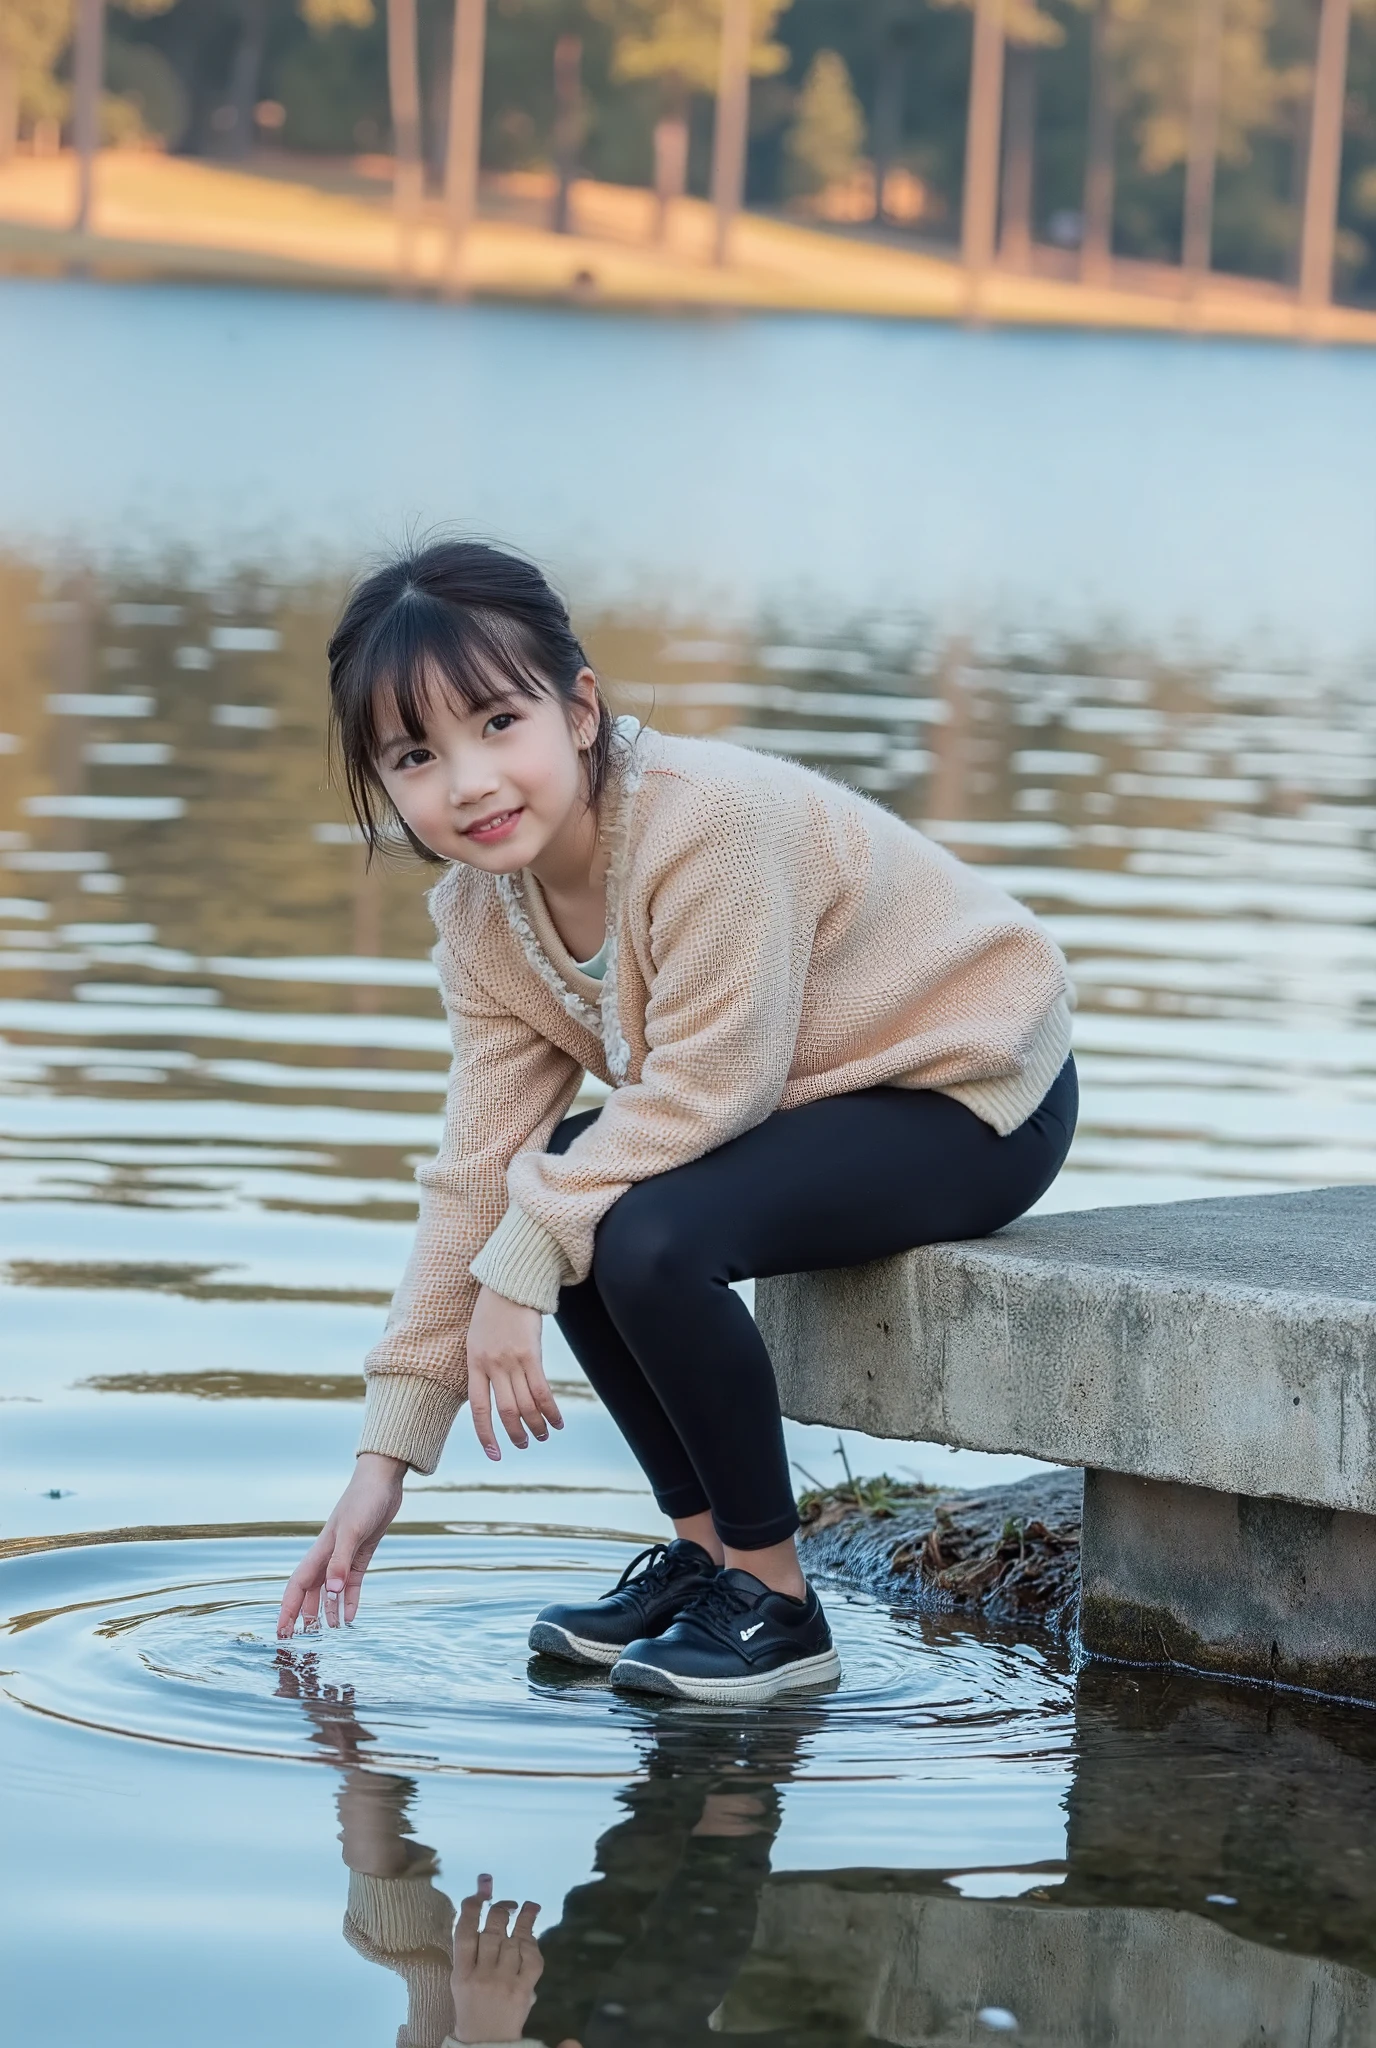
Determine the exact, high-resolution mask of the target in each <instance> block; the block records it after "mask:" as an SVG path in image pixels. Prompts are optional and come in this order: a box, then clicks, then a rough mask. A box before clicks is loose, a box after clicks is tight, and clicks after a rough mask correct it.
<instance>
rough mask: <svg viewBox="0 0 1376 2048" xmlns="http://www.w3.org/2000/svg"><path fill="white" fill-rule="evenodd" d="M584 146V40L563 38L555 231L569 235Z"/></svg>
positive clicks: (557, 56) (557, 64)
mask: <svg viewBox="0 0 1376 2048" xmlns="http://www.w3.org/2000/svg"><path fill="white" fill-rule="evenodd" d="M582 146H583V38H582V37H581V36H575V35H563V36H560V37H559V39H558V41H557V42H556V43H555V45H554V167H555V173H556V175H557V177H558V181H559V182H558V185H557V186H556V188H555V194H554V232H555V234H556V235H566V234H568V232H569V193H570V191H571V190H572V187H573V181H574V179H575V178H576V177H577V176H578V152H579V150H580V149H581V148H582Z"/></svg>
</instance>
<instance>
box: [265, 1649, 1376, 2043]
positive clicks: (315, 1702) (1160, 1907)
mask: <svg viewBox="0 0 1376 2048" xmlns="http://www.w3.org/2000/svg"><path fill="white" fill-rule="evenodd" d="M276 1663H277V1669H278V1696H279V1697H280V1698H283V1699H291V1700H295V1701H298V1702H299V1703H300V1705H301V1707H302V1709H303V1711H304V1712H305V1714H306V1715H307V1716H308V1718H309V1719H310V1721H311V1722H312V1724H313V1732H312V1741H313V1742H315V1743H316V1744H317V1745H318V1746H319V1747H320V1749H322V1750H323V1751H324V1752H325V1753H326V1754H327V1755H328V1756H329V1757H330V1758H331V1759H332V1760H333V1761H336V1762H337V1763H338V1764H339V1765H340V1767H341V1784H340V1792H339V1813H340V1818H341V1841H342V1843H343V1847H344V1860H345V1862H346V1864H347V1865H348V1867H349V1872H350V1877H349V1892H348V1910H347V1913H346V1916H345V1923H344V1932H345V1938H346V1939H347V1940H348V1941H349V1943H350V1945H351V1946H352V1947H353V1948H355V1949H356V1950H357V1951H358V1952H359V1953H360V1954H362V1955H365V1956H367V1957H368V1958H369V1959H370V1960H372V1961H374V1962H377V1963H379V1964H382V1965H383V1966H385V1967H387V1968H389V1969H393V1970H395V1971H397V1972H398V1973H399V1974H400V1975H401V1976H402V1977H403V1978H404V1980H405V1983H406V1988H407V1997H408V2014H407V2021H406V2024H405V2026H404V2027H403V2029H402V2031H401V2032H400V2034H399V2035H398V2042H399V2044H402V2048H438V2043H439V2042H441V2041H442V2039H443V2038H444V2035H445V2034H446V2033H448V2032H449V2030H450V2027H451V2024H452V2023H453V2021H452V2007H451V2003H450V1998H451V1989H450V1966H451V1942H452V1937H453V1921H454V1910H453V1907H452V1905H451V1904H450V1901H449V1899H448V1897H447V1896H446V1895H445V1893H444V1892H443V1891H442V1890H441V1889H440V1887H439V1883H438V1876H439V1859H438V1856H437V1854H436V1852H435V1851H433V1850H431V1849H429V1848H427V1847H426V1846H424V1845H423V1844H421V1843H419V1842H417V1841H416V1840H415V1837H414V1832H413V1825H412V1818H411V1816H412V1812H413V1810H414V1808H415V1806H416V1804H417V1801H418V1798H419V1796H420V1795H419V1790H418V1786H417V1783H416V1781H415V1780H414V1779H412V1778H407V1777H401V1776H394V1775H389V1774H387V1773H385V1772H383V1771H380V1770H378V1769H377V1768H376V1767H370V1765H369V1762H368V1757H369V1751H370V1749H371V1748H372V1747H373V1746H374V1743H375V1737H374V1735H373V1734H372V1733H371V1732H370V1731H369V1729H368V1728H367V1727H366V1726H364V1725H363V1722H362V1721H361V1720H360V1718H359V1716H360V1714H366V1712H367V1709H366V1707H363V1706H361V1705H359V1704H358V1703H356V1701H355V1699H354V1696H353V1692H352V1689H351V1688H349V1687H347V1686H346V1687H343V1688H337V1687H334V1686H331V1685H328V1684H324V1683H322V1682H321V1679H320V1675H319V1669H318V1660H317V1658H316V1656H315V1655H314V1654H313V1652H312V1651H311V1650H309V1649H303V1648H301V1647H300V1646H299V1645H298V1646H295V1647H292V1648H284V1649H282V1650H279V1651H278V1652H277V1653H276ZM571 1683H573V1684H579V1683H583V1681H571ZM812 1732H813V1731H812V1729H811V1728H810V1727H809V1725H808V1724H807V1718H806V1716H805V1715H804V1716H799V1715H797V1714H790V1715H787V1716H778V1715H772V1714H769V1713H758V1714H752V1715H746V1716H744V1717H741V1716H725V1715H722V1716H716V1717H712V1716H706V1715H702V1714H700V1713H697V1712H693V1711H689V1712H683V1711H675V1710H671V1711H666V1712H664V1713H661V1714H660V1715H658V1716H657V1717H656V1718H655V1719H654V1720H653V1722H652V1723H651V1725H650V1729H649V1733H648V1740H647V1743H646V1746H645V1752H644V1756H643V1760H642V1768H641V1770H640V1772H639V1773H638V1775H637V1776H636V1777H635V1778H634V1779H633V1780H632V1782H630V1783H629V1784H628V1785H627V1786H626V1788H625V1789H624V1790H623V1791H622V1792H621V1793H620V1794H619V1795H618V1806H619V1808H620V1813H619V1816H618V1818H617V1820H616V1822H615V1823H614V1825H612V1826H611V1827H609V1828H607V1829H606V1830H605V1831H604V1832H603V1834H602V1835H601V1838H600V1839H599V1841H598V1843H597V1845H596V1849H595V1851H594V1852H593V1854H592V1859H591V1860H592V1869H593V1874H592V1877H591V1879H590V1881H589V1882H587V1883H584V1884H579V1885H576V1886H575V1887H574V1888H573V1889H572V1890H571V1891H570V1892H569V1893H568V1895H567V1897H566V1898H565V1899H564V1901H563V1907H562V1912H561V1913H560V1915H559V1917H558V1919H557V1921H556V1923H555V1924H554V1925H553V1926H551V1927H550V1928H549V1930H548V1931H547V1932H546V1933H545V1934H544V1935H543V1936H542V1937H541V1940H540V1949H541V1952H542V1957H543V1976H542V1977H541V1979H540V1981H539V1988H538V1995H537V1996H536V1997H535V1999H534V2007H533V2011H532V2012H531V2013H530V2018H529V2031H530V2032H531V2034H532V2035H534V2036H536V2037H538V2038H539V2039H540V2040H542V2041H546V2042H549V2043H561V2042H564V2041H566V2040H568V2039H571V2038H573V2037H576V2038H577V2040H578V2041H580V2042H581V2043H583V2044H584V2048H604V2044H612V2043H620V2042H628V2041H629V2042H635V2043H637V2044H655V2048H659V2044H663V2048H689V2044H695V2048H706V2043H707V2042H708V2041H709V2040H711V2039H713V2038H717V2037H719V2036H721V2035H726V2036H728V2037H736V2036H746V2035H749V2036H763V2037H767V2038H768V2039H769V2040H771V2041H774V2042H777V2043H778V2044H780V2048H824V2044H826V2048H879V2044H885V2048H956V2044H958V2043H968V2042H970V2041H972V2040H976V2039H979V2038H982V2037H983V2035H984V2034H985V2033H992V2032H997V2031H1005V2030H1006V2031H1009V2032H1013V2031H1016V2034H1017V2038H1018V2039H1019V2040H1022V2041H1025V2042H1030V2043H1036V2044H1044V2048H1179V2044H1182V2043H1193V2042H1200V2043H1204V2042H1208V2043H1211V2044H1212V2043H1215V2042H1218V2043H1227V2044H1233V2043H1238V2044H1241V2043H1243V2042H1267V2043H1275V2044H1279V2048H1361V2044H1365V2043H1369V2042H1372V2041H1376V1850H1373V1847H1372V1844H1373V1841H1376V1722H1372V1721H1371V1718H1370V1717H1369V1716H1358V1717H1355V1718H1354V1717H1352V1716H1351V1715H1346V1714H1343V1713H1342V1712H1340V1711H1338V1710H1336V1709H1334V1708H1331V1707H1329V1706H1327V1705H1324V1704H1321V1703H1318V1702H1310V1701H1305V1700H1303V1699H1299V1698H1297V1697H1290V1698H1287V1699H1285V1700H1283V1701H1282V1702H1280V1703H1279V1704H1278V1703H1277V1702H1276V1701H1274V1700H1267V1699H1265V1698H1264V1697H1262V1696H1260V1695H1256V1694H1249V1693H1247V1692H1246V1691H1243V1690H1241V1689H1236V1688H1224V1687H1215V1686H1211V1685H1209V1684H1207V1683H1201V1682H1198V1681H1194V1680H1191V1679H1188V1678H1185V1677H1182V1676H1181V1675H1180V1674H1178V1673H1169V1672H1159V1673H1158V1672H1152V1673H1144V1674H1140V1675H1138V1676H1134V1677H1132V1678H1125V1677H1124V1675H1123V1674H1122V1673H1120V1672H1115V1671H1109V1670H1105V1669H1103V1668H1099V1667H1093V1666H1091V1667H1089V1668H1087V1669H1086V1670H1085V1671H1083V1672H1082V1673H1081V1675H1080V1679H1079V1683H1078V1688H1077V1698H1076V1708H1075V1737H1076V1752H1077V1753H1076V1762H1075V1772H1074V1778H1073V1781H1072V1784H1071V1788H1070V1792H1069V1802H1068V1803H1069V1811H1070V1830H1069V1835H1068V1840H1067V1848H1066V1856H1065V1859H1064V1862H1063V1863H1060V1864H1057V1865H1052V1866H1046V1865H1031V1866H1027V1867H1024V1868H1022V1869H1019V1870H1007V1871H991V1870H981V1869H978V1868H976V1869H964V1870H962V1869H954V1870H952V1869H945V1870H943V1869H928V1870H922V1869H911V1870H904V1869H890V1870H881V1869H868V1868H863V1867H857V1868H853V1869H839V1870H830V1871H825V1870H816V1871H801V1872H799V1871H793V1872H782V1873H772V1872H771V1868H770V1865H771V1856H772V1852H773V1849H774V1846H775V1843H776V1840H777V1837H778V1834H779V1828H780V1822H781V1819H782V1814H783V1806H784V1801H785V1798H786V1796H787V1792H788V1788H789V1786H790V1784H792V1783H793V1782H795V1781H796V1780H797V1779H798V1778H799V1776H800V1774H805V1771H806V1762H807V1752H808V1747H809V1738H810V1735H811V1734H812ZM1125 1845H1131V1852H1132V1853H1131V1854H1130V1855H1125V1853H1124V1848H1125ZM470 1917H471V1916H470ZM461 2010H462V2006H461ZM521 2010H522V2015H523V2016H524V2012H525V2010H526V2008H525V2006H524V2005H522V2008H521ZM1001 2016H1007V2017H1006V2019H1004V2018H1001ZM1007 2020H1011V2021H1012V2022H1015V2023H1016V2025H1015V2027H1014V2026H1009V2025H1008V2024H1007ZM457 2038H458V2039H460V2040H464V2039H477V2038H479V2036H478V2035H476V2034H474V2033H468V2034H465V2032H464V2031H463V2023H462V2021H460V2023H459V2027H458V2034H457ZM481 2038H483V2039H494V2040H496V2039H503V2038H507V2037H506V2036H505V2035H503V2034H499V2033H493V2034H491V2035H487V2034H484V2035H483V2036H482V2037H481ZM511 2038H513V2039H514V2038H516V2034H515V2032H513V2034H512V2035H511Z"/></svg>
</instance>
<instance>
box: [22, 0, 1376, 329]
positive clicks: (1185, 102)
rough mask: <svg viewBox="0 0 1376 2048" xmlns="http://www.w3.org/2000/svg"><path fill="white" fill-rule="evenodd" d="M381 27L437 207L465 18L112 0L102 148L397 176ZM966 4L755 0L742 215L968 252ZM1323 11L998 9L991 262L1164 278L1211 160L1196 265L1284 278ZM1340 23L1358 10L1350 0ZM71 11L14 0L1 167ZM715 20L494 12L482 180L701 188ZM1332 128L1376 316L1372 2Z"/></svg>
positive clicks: (42, 115) (54, 94)
mask: <svg viewBox="0 0 1376 2048" xmlns="http://www.w3.org/2000/svg"><path fill="white" fill-rule="evenodd" d="M1328 5H1329V6H1330V7H1332V6H1333V5H1334V0H1328ZM397 11H404V12H405V13H406V14H408V15H409V14H411V13H412V11H414V16H415V24H416V34H417V38H418V47H419V54H420V63H419V78H420V127H421V153H422V156H423V160H424V164H425V167H426V173H425V174H426V177H427V179H428V182H429V185H430V188H431V189H432V190H435V189H437V188H438V187H439V185H440V184H441V182H442V179H443V167H444V162H445V152H446V125H447V118H448V108H449V105H450V47H451V43H452V38H453V24H454V18H455V10H454V5H453V0H404V7H403V8H402V9H400V10H399V8H398V0H393V7H392V9H390V10H389V8H388V7H387V5H386V0H118V4H113V5H112V6H111V8H110V10H109V20H108V29H107V42H106V57H105V83H106V92H105V97H104V102H103V108H102V134H103V140H104V141H106V142H107V143H115V144H124V145H126V146H127V145H131V144H137V143H139V142H142V143H144V144H145V145H147V146H150V147H161V148H164V149H166V150H167V151H169V152H173V153H177V154H181V155H186V156H194V157H199V158H203V159H211V160H215V159H219V160H230V161H233V160H238V161H241V162H243V161H245V160H249V159H253V160H262V159H263V158H264V157H265V156H270V155H271V154H272V153H274V152H276V153H278V154H279V155H284V154H287V153H290V154H293V155H296V156H298V157H299V156H301V155H310V156H312V157H314V158H316V159H320V160H328V159H338V160H347V161H350V162H353V163H355V164H356V163H357V162H358V160H359V159H360V158H368V157H376V158H378V159H382V158H385V157H386V156H388V154H389V153H390V152H391V151H392V148H393V123H392V115H391V111H390V109H391V105H392V100H391V96H390V92H389V67H388V32H389V22H388V14H389V12H393V13H395V12H397ZM972 11H973V12H975V13H978V9H972V6H971V5H970V4H969V0H754V33H755V46H754V51H753V55H752V61H751V70H752V72H753V74H754V77H753V83H752V87H751V93H750V107H749V143H748V158H747V173H746V191H745V197H746V203H747V204H748V205H750V206H751V207H754V208H757V209H762V210H770V209H780V210H788V211H791V212H793V213H795V214H802V215H804V216H807V217H810V218H812V219H813V220H816V221H819V222H822V223H829V224H831V225H832V226H833V227H834V228H836V229H837V230H840V231H849V232H851V233H857V234H862V235H863V234H869V235H876V234H877V235H881V236H883V237H885V238H891V239H895V240H902V241H903V242H904V243H905V244H908V245H910V246H914V247H923V246H926V247H928V248H930V249H933V250H936V249H938V248H941V247H943V246H949V245H950V244H952V243H954V242H956V241H958V240H959V238H960V233H961V207H962V189H963V179H964V177H965V166H966V137H967V125H968V123H969V121H970V120H971V118H972V115H971V94H970V76H971V63H972V40H977V38H974V39H972V23H971V16H972ZM1322 11H1323V8H1322V5H1321V0H1097V4H1096V0H1005V4H1004V9H1003V15H1004V28H1005V32H1006V52H1005V57H1006V61H1005V69H1004V77H1003V111H1002V123H1003V135H1002V170H1001V227H1000V235H1001V244H1002V246H1001V251H1000V253H1001V256H1002V258H1003V259H1004V260H1007V259H1008V258H1009V256H1010V255H1011V256H1012V258H1013V260H1014V261H1016V260H1017V257H1018V253H1019V248H1020V247H1022V248H1023V249H1024V250H1025V249H1026V247H1028V246H1030V245H1033V244H1035V245H1037V246H1038V247H1039V248H1040V249H1041V250H1043V251H1047V252H1050V251H1056V250H1060V251H1063V252H1066V261H1067V264H1070V263H1072V262H1077V261H1079V259H1078V258H1076V257H1075V255H1074V252H1076V251H1080V250H1081V249H1082V245H1083V244H1085V243H1086V242H1087V241H1090V240H1092V239H1093V237H1094V236H1095V235H1096V234H1097V235H1098V236H1099V238H1100V240H1101V242H1102V243H1103V244H1104V251H1105V253H1106V252H1107V249H1108V247H1109V246H1111V248H1112V250H1113V252H1114V253H1115V254H1116V255H1117V256H1119V257H1125V258H1135V259H1138V260H1139V261H1141V262H1145V263H1169V264H1178V263H1179V262H1180V261H1181V258H1182V250H1183V251H1184V253H1185V257H1186V262H1187V264H1188V259H1189V232H1190V231H1189V205H1188V203H1187V185H1188V184H1189V181H1190V176H1191V171H1190V165H1191V159H1192V155H1193V157H1194V158H1195V159H1199V158H1200V155H1201V151H1202V152H1203V153H1204V155H1205V156H1207V158H1208V165H1207V169H1208V171H1209V174H1210V177H1211V180H1212V184H1211V190H1210V192H1209V194H1208V197H1209V199H1210V201H1211V206H1212V219H1211V222H1210V246H1209V250H1208V267H1211V268H1213V269H1215V270H1217V271H1224V272H1232V273H1235V274H1238V275H1243V276H1249V277H1254V278H1259V279H1267V280H1271V281H1273V282H1275V283H1277V284H1282V285H1287V284H1294V283H1296V282H1297V281H1298V266H1299V261H1300V244H1301V223H1302V216H1303V211H1304V201H1305V178H1306V166H1307V164H1308V161H1309V155H1310V124H1311V121H1312V119H1313V108H1314V105H1315V94H1314V86H1315V66H1316V56H1317V52H1318V48H1319V24H1320V16H1321V12H1322ZM1336 11H1338V12H1340V13H1342V14H1343V15H1344V17H1345V16H1346V14H1347V12H1348V0H1341V4H1340V6H1339V7H1338V8H1337V10H1336ZM73 13H74V0H0V159H3V158H4V157H5V156H7V155H13V153H14V152H15V151H16V149H18V150H23V151H28V150H32V151H34V152H37V153H40V154H41V153H43V152H44V151H56V150H57V149H59V148H61V147H62V146H63V145H64V143H65V142H66V140H67V139H68V136H69V129H70V122H71V100H72V93H71V69H72V55H71V50H72V34H73ZM721 21H722V7H721V0H490V5H489V7H488V20H487V47H486V58H485V67H484V77H483V97H482V109H483V111H482V143H481V149H482V164H483V169H484V171H485V172H486V173H488V174H495V173H502V172H506V173H513V172H522V171H537V170H538V171H545V172H550V171H553V172H554V173H555V174H556V176H557V177H558V178H559V180H560V183H561V186H562V189H564V190H566V189H567V185H568V181H569V180H570V179H571V178H572V177H573V176H575V175H586V176H588V177H592V178H596V179H600V180H604V181H607V182H609V183H613V184H625V185H637V186H653V187H655V188H656V189H658V190H660V191H661V192H664V191H666V190H667V191H668V192H670V193H672V192H673V191H674V190H675V189H677V190H686V191H688V192H690V193H699V194H701V193H705V192H706V191H707V190H708V186H709V179H710V165H711V151H712V135H713V98H714V94H715V91H716V87H717V79H718V46H719V42H720V36H721ZM1201 79H1203V82H1204V87H1205V88H1206V89H1205V92H1204V102H1205V103H1204V104H1203V105H1201ZM1210 79H1212V87H1210V83H1209V81H1210ZM995 104H996V106H997V103H995ZM1201 121H1202V122H1203V126H1204V132H1203V133H1201ZM1341 124H1342V131H1343V133H1342V150H1341V177H1340V189H1339V195H1338V205H1337V238H1336V246H1335V251H1334V255H1335V266H1334V269H1335V279H1334V281H1335V286H1336V289H1337V291H1338V293H1339V294H1340V295H1341V296H1342V297H1344V298H1347V299H1349V300H1351V299H1356V300H1359V301H1372V300H1376V0H1351V22H1350V37H1349V41H1348V62H1347V73H1346V88H1345V93H1344V94H1343V95H1342V99H1341ZM1096 158H1097V169H1096ZM379 170H381V165H380V164H379ZM1201 175H1202V173H1201V172H1200V171H1198V170H1196V173H1195V177H1196V183H1197V182H1198V179H1199V177H1200V176H1201ZM1096 176H1097V180H1098V185H1097V189H1098V192H1099V195H1100V197H1099V201H1098V205H1099V211H1100V215H1101V218H1100V220H1099V222H1098V225H1097V227H1096V224H1095V221H1094V218H1093V214H1094V206H1095V202H1094V200H1093V197H1092V194H1093V191H1094V189H1095V178H1096ZM1087 206H1088V211H1089V215H1090V219H1089V225H1088V228H1087V226H1086V212H1087Z"/></svg>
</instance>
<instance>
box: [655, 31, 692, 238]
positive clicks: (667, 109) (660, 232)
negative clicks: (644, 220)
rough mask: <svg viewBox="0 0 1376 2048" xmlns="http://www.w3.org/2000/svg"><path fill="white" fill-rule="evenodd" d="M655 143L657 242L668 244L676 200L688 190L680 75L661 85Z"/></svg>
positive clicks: (684, 98) (685, 121)
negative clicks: (670, 220) (670, 218)
mask: <svg viewBox="0 0 1376 2048" xmlns="http://www.w3.org/2000/svg"><path fill="white" fill-rule="evenodd" d="M654 142H655V240H656V241H657V242H667V241H668V239H669V217H670V215H671V213H672V211H673V205H674V201H675V200H676V199H682V197H683V195H684V193H685V192H686V191H687V189H688V93H687V88H686V87H685V85H684V83H683V80H682V79H681V78H680V77H679V76H678V74H677V72H671V73H670V74H669V75H668V76H667V77H666V78H664V79H663V80H662V81H661V83H660V116H659V119H658V120H657V121H656V122H655V137H654Z"/></svg>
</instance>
